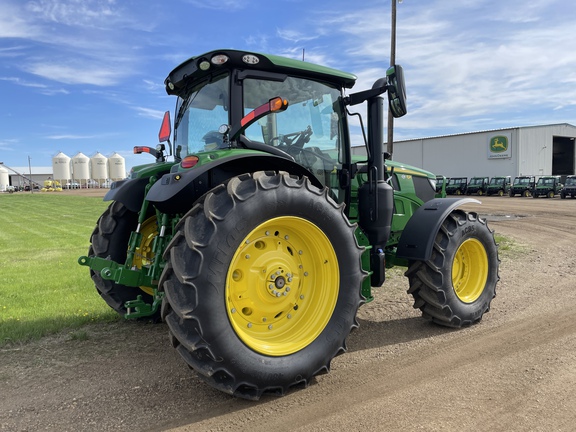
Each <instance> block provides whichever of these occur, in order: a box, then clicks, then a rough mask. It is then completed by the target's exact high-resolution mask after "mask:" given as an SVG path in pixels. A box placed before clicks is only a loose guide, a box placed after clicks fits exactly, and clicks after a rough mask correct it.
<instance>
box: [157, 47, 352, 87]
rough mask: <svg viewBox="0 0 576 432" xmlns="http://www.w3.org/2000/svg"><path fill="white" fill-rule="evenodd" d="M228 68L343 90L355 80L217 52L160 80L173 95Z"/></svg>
mask: <svg viewBox="0 0 576 432" xmlns="http://www.w3.org/2000/svg"><path fill="white" fill-rule="evenodd" d="M224 59H226V60H224ZM230 69H244V70H249V69H252V70H259V71H266V72H275V73H280V74H288V75H296V76H303V77H308V78H311V79H316V80H319V81H324V82H328V83H331V84H335V85H338V86H340V87H345V88H351V87H352V86H353V85H354V83H355V82H356V79H357V77H356V75H353V74H351V73H348V72H343V71H340V70H337V69H332V68H329V67H326V66H321V65H317V64H313V63H308V62H304V61H300V60H294V59H290V58H287V57H281V56H277V55H271V54H259V53H254V52H250V51H239V50H231V49H220V50H215V51H210V52H207V53H205V54H201V55H198V56H196V57H192V58H189V59H188V60H186V61H185V62H183V63H181V64H180V65H179V66H177V67H176V68H174V69H173V70H172V72H170V74H169V75H168V77H167V78H166V80H165V81H164V84H165V85H166V92H167V93H168V94H176V95H177V94H179V93H180V92H181V90H182V89H184V88H185V87H186V83H187V81H189V80H190V79H194V80H196V79H201V78H202V77H203V76H207V75H211V74H213V73H214V72H215V71H218V70H230Z"/></svg>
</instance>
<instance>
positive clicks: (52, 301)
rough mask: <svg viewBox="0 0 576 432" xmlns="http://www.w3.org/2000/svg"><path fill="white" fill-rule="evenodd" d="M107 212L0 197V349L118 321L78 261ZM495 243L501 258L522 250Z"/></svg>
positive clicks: (88, 205)
mask: <svg viewBox="0 0 576 432" xmlns="http://www.w3.org/2000/svg"><path fill="white" fill-rule="evenodd" d="M107 206H108V203H105V202H103V201H102V198H100V197H89V196H73V195H66V194H60V193H57V192H49V193H34V194H30V193H27V192H22V193H15V194H0V347H1V346H6V345H10V344H17V343H21V342H26V341H29V340H33V339H39V338H41V337H43V336H46V335H50V334H55V333H58V332H62V331H67V330H69V331H70V337H71V338H74V337H79V336H78V335H82V331H78V328H80V327H81V326H83V325H85V324H87V323H91V322H97V321H99V322H103V321H112V320H118V319H121V318H120V317H119V316H118V315H117V314H116V313H115V312H114V311H112V309H110V307H109V306H108V305H107V304H106V303H105V302H104V300H102V299H101V298H100V296H99V295H98V294H97V292H96V289H95V288H94V285H93V283H92V280H91V279H90V276H89V270H88V268H87V267H83V266H80V265H79V264H78V262H77V260H78V257H79V256H81V255H86V254H87V252H88V246H89V240H90V234H91V233H92V230H93V229H94V226H95V224H96V221H97V219H98V217H99V216H100V215H101V214H102V212H103V211H104V210H105V209H106V207H107ZM496 241H497V242H498V243H499V244H500V253H501V254H500V256H501V257H502V255H503V254H504V255H510V254H511V253H513V251H514V250H516V249H518V248H519V246H518V245H515V243H514V242H512V241H510V240H508V239H506V238H505V237H502V236H496ZM400 270H401V272H400V273H399V274H400V275H402V274H403V272H404V270H405V269H404V268H401V269H400Z"/></svg>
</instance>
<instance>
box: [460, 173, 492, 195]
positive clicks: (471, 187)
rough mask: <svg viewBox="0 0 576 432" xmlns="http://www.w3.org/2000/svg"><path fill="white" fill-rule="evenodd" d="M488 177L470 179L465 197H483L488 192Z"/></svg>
mask: <svg viewBox="0 0 576 432" xmlns="http://www.w3.org/2000/svg"><path fill="white" fill-rule="evenodd" d="M489 180H490V179H489V178H488V177H472V178H471V179H470V181H469V182H468V186H467V188H466V195H472V194H476V195H479V196H481V195H484V194H485V193H486V192H487V191H488V183H489Z"/></svg>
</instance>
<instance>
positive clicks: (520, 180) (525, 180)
mask: <svg viewBox="0 0 576 432" xmlns="http://www.w3.org/2000/svg"><path fill="white" fill-rule="evenodd" d="M528 183H530V179H529V178H528V177H523V178H515V179H514V184H528Z"/></svg>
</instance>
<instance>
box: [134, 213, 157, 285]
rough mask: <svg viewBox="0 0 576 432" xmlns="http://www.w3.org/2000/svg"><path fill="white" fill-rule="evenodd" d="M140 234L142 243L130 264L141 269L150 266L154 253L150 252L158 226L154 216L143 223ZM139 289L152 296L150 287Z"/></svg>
mask: <svg viewBox="0 0 576 432" xmlns="http://www.w3.org/2000/svg"><path fill="white" fill-rule="evenodd" d="M140 233H141V234H142V241H141V242H140V246H138V247H137V248H136V251H135V253H134V259H133V261H132V263H133V264H134V266H136V268H138V269H141V268H142V267H144V266H147V265H150V264H152V260H153V259H154V253H153V252H152V242H153V241H154V239H155V238H156V237H157V236H158V224H157V223H156V216H152V217H149V218H148V219H146V220H145V221H144V223H143V224H142V226H141V227H140ZM140 289H141V290H142V291H144V292H145V293H146V294H150V295H154V290H153V289H152V287H148V286H141V287H140Z"/></svg>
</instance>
